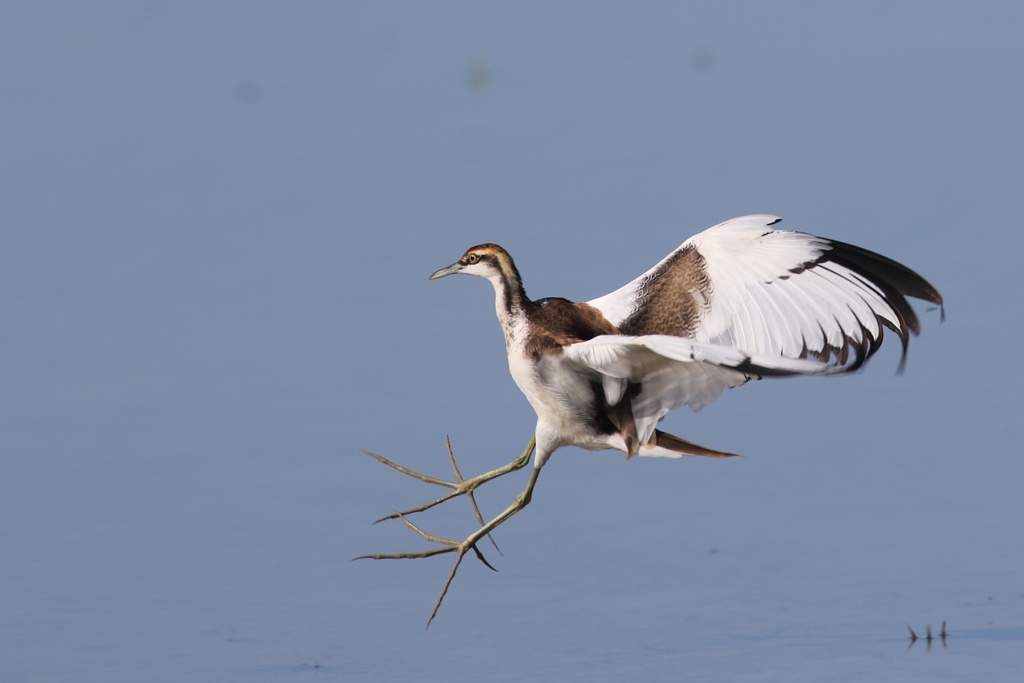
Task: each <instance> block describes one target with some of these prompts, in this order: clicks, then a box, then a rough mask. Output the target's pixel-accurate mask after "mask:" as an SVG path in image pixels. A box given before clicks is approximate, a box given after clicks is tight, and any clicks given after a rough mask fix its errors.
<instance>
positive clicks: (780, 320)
mask: <svg viewBox="0 0 1024 683" xmlns="http://www.w3.org/2000/svg"><path fill="white" fill-rule="evenodd" d="M780 220H781V219H780V218H778V217H776V216H768V215H755V216H744V217H742V218H734V219H732V220H729V221H726V222H724V223H720V224H719V225H716V226H714V227H712V228H709V229H707V230H705V231H704V232H702V233H699V234H697V235H694V236H693V237H691V238H690V239H688V240H686V241H685V242H683V244H682V245H680V246H679V248H678V249H676V250H675V251H674V252H672V253H671V254H669V255H668V256H666V257H665V258H664V259H662V261H661V262H659V263H658V264H657V265H656V266H654V267H653V268H651V269H650V270H649V271H647V272H646V273H644V274H643V275H641V276H640V277H638V278H637V279H635V280H633V281H632V282H630V283H629V284H627V285H626V286H624V287H622V288H620V289H618V290H616V291H614V292H612V293H611V294H608V295H606V296H603V297H600V298H598V299H594V300H593V301H589V302H587V303H589V304H590V305H591V306H594V307H595V308H597V309H599V310H600V311H601V312H602V314H603V315H604V316H605V318H607V319H608V320H609V321H610V322H611V323H612V324H614V325H615V326H616V327H618V329H619V330H620V331H621V333H622V334H624V335H634V336H642V335H652V334H655V335H675V336H679V337H686V338H689V339H693V340H695V341H699V342H707V343H711V344H715V345H719V346H723V347H730V348H735V349H739V350H741V351H743V352H745V353H747V354H755V355H760V356H764V357H781V358H793V359H800V358H815V359H818V360H821V361H824V362H828V363H831V364H832V365H833V366H835V367H841V368H844V369H846V370H852V369H854V368H856V367H859V366H860V365H861V364H862V363H863V362H864V361H865V360H867V358H868V357H870V356H871V355H872V354H873V353H874V352H875V351H876V350H877V349H878V346H879V345H880V344H881V341H882V333H883V328H884V327H888V328H889V329H891V330H892V331H893V332H895V333H896V334H897V335H898V336H899V337H900V339H901V340H902V342H903V351H904V354H905V353H906V347H907V341H908V339H909V335H910V334H911V333H913V334H917V333H918V332H919V330H920V325H919V323H918V320H917V316H916V315H915V314H914V310H913V309H912V308H911V306H910V304H909V303H908V302H907V297H914V298H918V299H923V300H925V301H930V302H932V303H934V304H938V305H941V304H942V296H941V295H940V294H939V293H938V292H937V291H936V290H935V288H934V287H932V286H931V285H930V284H929V283H928V282H926V281H925V280H924V279H923V278H922V277H921V276H920V275H918V274H917V273H915V272H913V271H912V270H910V269H909V268H907V267H905V266H903V265H901V264H899V263H897V262H895V261H893V260H892V259H889V258H886V257H884V256H881V255H879V254H876V253H874V252H871V251H868V250H866V249H861V248H860V247H855V246H853V245H850V244H845V243H843V242H837V241H835V240H829V239H825V238H823V237H815V236H814V235H808V234H806V233H800V232H792V231H787V230H772V229H771V227H769V226H771V225H774V224H775V223H777V222H779V221H780Z"/></svg>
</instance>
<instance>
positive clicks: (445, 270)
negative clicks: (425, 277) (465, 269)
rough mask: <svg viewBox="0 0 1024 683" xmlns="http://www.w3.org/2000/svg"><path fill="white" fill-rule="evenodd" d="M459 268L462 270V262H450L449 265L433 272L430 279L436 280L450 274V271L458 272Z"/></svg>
mask: <svg viewBox="0 0 1024 683" xmlns="http://www.w3.org/2000/svg"><path fill="white" fill-rule="evenodd" d="M461 270H462V264H461V263H459V262H458V261H456V262H455V263H453V264H451V265H450V266H446V267H444V268H442V269H441V270H439V271H437V272H435V273H434V274H433V275H431V276H430V279H431V280H436V279H437V278H439V277H444V276H445V275H451V274H452V273H458V272H459V271H461Z"/></svg>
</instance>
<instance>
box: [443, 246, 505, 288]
mask: <svg viewBox="0 0 1024 683" xmlns="http://www.w3.org/2000/svg"><path fill="white" fill-rule="evenodd" d="M513 272H515V266H514V265H512V259H511V257H509V255H508V252H507V251H505V250H504V249H502V248H501V247H499V246H498V245H497V244H478V245H476V246H475V247H472V248H470V249H469V250H468V251H466V253H465V254H463V255H462V258H460V259H459V260H458V261H456V262H455V263H453V264H451V265H450V266H447V267H445V268H442V269H441V270H438V271H436V272H435V273H434V274H433V275H431V276H430V279H431V280H436V279H437V278H439V277H444V276H445V275H452V274H454V273H465V274H466V275H476V276H478V277H483V278H487V279H488V280H490V279H493V278H505V277H506V276H507V275H508V274H510V273H513Z"/></svg>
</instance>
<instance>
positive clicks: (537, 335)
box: [527, 298, 619, 353]
mask: <svg viewBox="0 0 1024 683" xmlns="http://www.w3.org/2000/svg"><path fill="white" fill-rule="evenodd" d="M529 316H530V325H531V328H532V330H533V334H531V339H530V342H529V344H528V346H527V352H528V353H538V352H545V353H554V352H556V351H558V350H560V349H561V348H562V347H563V346H568V345H570V344H575V343H577V342H581V341H587V340H588V339H593V338H594V337H597V336H599V335H602V334H618V333H619V331H618V329H616V327H615V326H614V325H612V324H611V323H610V322H609V321H608V319H607V318H605V317H604V315H602V314H601V311H599V310H597V309H596V308H594V307H593V306H591V305H590V304H584V303H573V302H572V301H569V300H568V299H559V298H551V299H541V300H540V301H537V302H535V304H534V306H533V307H531V309H530V311H529Z"/></svg>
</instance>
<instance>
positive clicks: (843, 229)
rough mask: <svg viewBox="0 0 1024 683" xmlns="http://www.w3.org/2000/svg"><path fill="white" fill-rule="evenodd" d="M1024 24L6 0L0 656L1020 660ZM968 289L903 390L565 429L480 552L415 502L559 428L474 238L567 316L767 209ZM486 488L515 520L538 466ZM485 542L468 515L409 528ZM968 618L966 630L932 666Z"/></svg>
mask: <svg viewBox="0 0 1024 683" xmlns="http://www.w3.org/2000/svg"><path fill="white" fill-rule="evenodd" d="M1022 27H1024V5H1022V4H1021V3H1019V2H1015V1H1013V2H1010V1H1008V2H983V3H958V2H902V3H891V2H858V3H845V4H839V3H815V2H778V3H754V2H748V3H744V2H697V3H668V2H662V3H653V2H644V3H630V4H626V3H618V4H612V3H588V2H575V3H559V4H557V5H556V4H552V3H540V2H536V3H531V2H517V3H469V2H467V3H457V4H453V3H415V2H407V3H363V2H345V3H319V4H317V3H275V4H270V3H262V2H261V3H253V2H219V3H188V2H181V3H176V2H96V3H70V2H63V3H60V2H54V3H10V4H8V5H7V6H6V7H5V8H4V17H3V21H2V22H0V312H2V318H0V320H2V326H0V340H2V342H0V351H2V353H0V386H2V391H0V401H2V404H0V407H2V409H0V430H2V432H0V438H2V442H0V458H2V460H0V677H2V678H3V679H4V680H12V681H13V680H39V681H42V680H54V681H71V680H74V681H138V680H150V681H182V680H191V681H215V680H216V681H223V680H282V679H284V680H291V679H305V678H306V677H309V676H313V677H314V680H425V681H442V680H444V681H447V680H482V681H520V680H580V681H604V680H609V681H610V680H666V679H672V680H680V679H686V680H772V679H774V680H782V679H789V680H816V681H820V680H843V681H851V680H907V681H918V680H946V679H949V680H1019V679H1018V678H1017V676H1018V675H1019V673H1020V671H1021V669H1022V667H1024V570H1022V567H1024V548H1022V525H1021V522H1022V514H1021V513H1022V510H1024V503H1022V499H1024V497H1022V481H1024V463H1022V459H1021V454H1020V452H1019V451H1020V444H1021V442H1022V439H1024V429H1022V426H1021V424H1022V421H1021V418H1020V409H1021V404H1022V400H1021V379H1022V377H1021V375H1022V372H1021V364H1020V352H1019V344H1020V338H1021V336H1022V334H1024V329H1022V323H1021V301H1020V295H1021V289H1022V288H1021V285H1020V266H1019V261H1020V253H1021V250H1022V247H1024V239H1022V237H1021V216H1022V210H1021V209H1022V207H1021V196H1022V188H1024V174H1022V159H1024V144H1022V143H1024V135H1022V123H1021V122H1022V121H1024V106H1022V105H1024V87H1022V86H1024V76H1022V74H1024V41H1022V40H1021V38H1020V36H1021V29H1022ZM755 212H764V213H775V214H778V215H781V216H783V217H784V218H785V220H784V223H783V226H782V227H786V228H791V229H798V230H805V231H808V232H814V233H817V234H822V235H825V236H830V237H835V238H838V239H842V240H845V241H849V242H854V243H856V244H859V245H862V246H865V247H868V248H871V249H875V250H878V251H881V252H883V253H885V254H887V255H889V256H892V257H894V258H897V259H899V260H901V261H904V262H905V263H907V264H908V265H910V266H911V267H913V268H915V269H916V270H918V271H920V272H921V273H922V274H924V275H925V276H926V277H928V278H929V279H930V280H932V281H933V282H934V283H935V284H936V286H937V287H939V289H940V290H941V291H942V292H943V293H944V295H945V296H946V305H947V313H948V320H947V321H946V323H945V324H942V325H940V324H939V315H938V312H936V311H932V312H928V311H926V310H925V309H924V307H919V309H918V310H919V311H921V313H922V319H923V326H924V334H923V336H922V337H921V338H919V339H915V340H914V341H913V343H912V345H911V353H910V358H909V364H908V367H907V372H906V374H905V375H903V376H899V377H897V376H895V375H894V370H895V368H896V365H897V362H898V353H897V349H898V344H893V343H892V340H890V342H889V343H888V344H887V345H886V348H884V349H883V351H882V352H881V353H880V354H879V356H878V357H877V358H876V359H875V361H874V362H873V363H872V364H871V365H870V367H869V368H868V369H867V371H866V372H863V373H861V374H858V375H857V376H854V377H847V378H842V379H835V380H833V379H828V380H816V379H800V380H786V381H765V382H760V383H756V384H754V385H750V386H747V387H744V388H743V389H740V390H736V391H732V392H728V393H727V394H726V395H725V396H724V397H723V398H722V399H720V400H719V401H718V402H717V403H715V404H713V405H711V406H710V407H709V408H708V409H706V410H705V411H704V412H702V413H701V414H700V415H696V416H695V415H693V414H692V413H689V412H688V411H680V412H679V413H677V414H674V415H672V416H670V418H669V420H668V421H667V428H669V429H670V430H671V431H674V432H676V433H679V434H681V435H683V436H685V437H689V438H692V439H694V440H696V441H698V442H702V443H707V444H709V445H711V446H715V447H719V448H724V449H727V450H732V451H736V452H740V453H743V454H746V455H747V456H748V457H747V458H745V459H735V460H730V461H727V462H720V461H708V460H702V459H697V458H694V459H686V460H682V461H664V460H644V459H637V460H632V461H629V462H626V461H625V460H624V459H623V458H622V457H621V455H620V454H617V453H596V454H595V453H585V452H583V451H578V450H575V449H565V450H563V451H560V452H559V453H558V454H557V455H556V456H555V457H554V458H553V459H552V461H551V463H550V464H549V465H548V467H547V468H546V469H545V470H544V473H543V476H542V477H541V479H540V482H539V484H538V488H537V492H536V495H535V499H534V503H533V505H532V506H531V507H529V508H528V509H527V510H526V511H525V512H523V513H522V514H521V515H520V516H518V517H516V518H515V519H514V520H513V521H511V522H509V523H508V524H507V525H506V526H505V527H503V528H501V530H500V532H499V533H498V534H497V538H498V541H499V543H500V544H501V546H502V550H503V551H504V553H505V554H504V556H503V557H502V556H499V555H497V554H496V553H495V552H494V551H490V553H489V555H490V559H491V561H492V562H494V563H495V564H496V565H497V567H498V568H499V569H500V570H501V571H500V573H497V574H495V573H493V572H490V571H488V570H487V569H485V568H484V567H483V566H481V565H480V564H479V563H477V562H475V561H473V562H468V563H467V564H466V565H465V566H464V568H463V571H462V573H461V574H460V576H459V577H458V579H457V581H456V583H455V585H454V587H453V589H452V591H451V592H450V594H449V596H448V598H447V600H446V602H445V604H444V607H443V609H442V611H441V613H440V616H439V618H438V619H437V620H436V621H435V622H434V624H433V626H432V627H431V629H430V630H429V631H427V632H424V630H423V627H424V624H425V622H426V617H427V615H428V613H429V610H430V607H431V606H432V604H433V601H434V599H435V597H436V593H437V591H438V589H439V588H440V585H441V582H442V580H443V578H444V576H445V574H446V573H447V571H448V568H449V564H450V563H449V561H448V560H447V559H444V558H442V559H431V560H418V561H404V562H391V563H385V562H371V561H361V562H350V558H351V557H353V556H355V555H358V554H362V553H367V552H384V551H399V550H415V549H421V548H423V547H425V544H424V543H423V542H422V541H421V540H420V539H418V538H417V537H415V536H414V535H413V534H412V533H411V532H409V531H408V530H407V529H404V528H403V527H402V526H401V525H400V524H396V523H393V522H392V523H390V524H381V525H377V526H371V525H370V522H372V520H374V519H376V518H377V517H379V516H381V515H383V514H386V513H388V512H389V511H390V510H391V509H392V508H394V507H403V506H411V505H413V504H416V503H419V502H423V501H425V500H428V499H430V497H431V496H433V495H435V494H436V493H438V491H436V490H434V489H433V487H430V486H428V485H426V484H422V483H419V482H415V481H412V480H409V479H407V478H405V477H403V476H402V475H400V474H398V473H397V472H393V471H390V470H388V469H386V468H385V467H383V466H382V465H380V464H378V463H376V462H374V461H372V460H371V459H370V458H369V457H367V456H365V455H363V454H361V453H360V452H359V450H358V449H360V448H366V449H372V450H375V451H377V452H379V453H382V454H384V455H386V456H388V457H391V458H393V459H395V460H397V461H400V462H402V463H404V464H407V465H409V466H412V467H415V468H417V469H421V470H424V471H427V472H430V473H432V474H436V475H446V474H447V471H448V465H447V462H446V456H445V451H444V438H445V435H446V434H447V435H451V438H452V442H453V445H454V448H455V451H456V454H457V455H458V456H459V457H460V459H461V466H462V468H463V471H464V473H466V474H472V473H477V472H480V471H483V470H485V469H490V468H491V467H494V466H497V465H499V464H502V463H504V462H506V461H508V460H509V459H510V458H511V457H512V456H513V455H514V454H515V453H517V452H518V451H519V450H521V448H522V447H523V446H524V445H525V443H526V441H527V439H528V438H529V434H530V430H531V428H532V425H533V414H532V411H531V409H530V407H529V405H528V404H527V403H526V401H525V400H524V399H523V398H522V396H521V395H520V393H519V392H518V391H517V389H516V388H515V386H514V385H513V383H512V381H511V379H510V378H509V377H508V374H507V369H506V367H505V359H504V349H503V345H502V343H501V335H500V332H499V330H498V326H497V323H496V321H495V320H494V314H493V308H492V293H491V291H490V288H489V287H488V286H487V284H486V283H484V282H482V281H479V280H471V279H468V278H461V279H460V278H451V279H447V280H443V281H440V282H428V281H427V279H426V277H427V275H428V274H429V273H430V272H432V271H433V270H434V269H436V268H438V267H441V266H444V265H447V264H448V263H450V262H452V261H454V260H455V259H456V258H458V257H459V255H460V254H461V253H462V251H463V250H464V249H465V248H466V247H468V246H470V245H472V244H476V243H479V242H484V241H494V242H498V243H501V244H502V245H504V246H505V247H506V248H508V249H509V250H510V251H511V253H512V254H513V255H514V256H515V257H516V258H517V259H518V262H519V265H520V269H521V271H522V273H523V276H524V278H525V280H526V285H527V289H528V291H529V292H530V293H531V294H532V295H533V296H535V297H539V296H550V295H557V296H565V297H568V298H572V299H576V300H585V299H588V298H592V297H594V296H598V295H600V294H603V293H605V292H607V291H610V290H611V289H613V288H615V287H617V286H619V285H620V284H622V283H623V282H625V281H626V280H628V279H631V278H632V277H634V276H635V275H637V274H639V273H640V272H642V271H643V270H644V269H646V268H647V267H649V266H650V265H651V264H653V263H654V262H655V261H656V260H658V259H659V258H661V257H662V256H663V255H664V254H665V253H667V252H668V251H669V250H671V249H672V248H674V247H675V246H676V245H677V244H678V243H679V242H681V241H682V240H683V239H685V238H686V237H688V236H689V235H690V234H692V233H694V232H696V231H698V230H701V229H704V228H705V227H708V226H710V225H712V224H714V223H717V222H719V221H721V220H724V219H727V218H731V217H733V216H738V215H742V214H746V213H755ZM509 479H514V481H510V482H507V483H495V484H493V485H492V486H491V487H490V488H485V489H483V490H482V491H481V492H480V494H479V498H480V502H481V505H482V506H483V508H484V510H485V512H486V513H488V514H494V513H495V512H497V511H498V510H500V509H501V508H503V507H504V506H505V505H506V504H507V503H508V502H509V501H510V500H511V497H512V496H513V495H514V493H515V492H516V491H517V490H518V489H520V488H521V487H522V486H523V484H524V483H525V472H523V473H520V475H518V476H514V477H509ZM422 522H423V524H424V525H425V526H426V527H427V528H428V529H429V530H430V531H434V532H436V533H439V534H441V535H447V536H461V535H464V534H465V533H467V532H468V531H469V530H470V529H471V528H472V526H473V524H472V520H471V517H470V512H469V508H468V506H467V505H466V504H465V502H464V501H459V502H456V503H453V504H451V505H450V508H449V509H447V510H442V511H440V512H438V513H437V514H432V515H430V516H425V517H423V519H422ZM943 620H948V622H949V630H950V634H951V636H950V639H949V642H948V646H947V647H946V648H942V647H941V646H938V645H937V644H936V646H934V647H933V648H932V649H931V650H930V651H929V650H928V649H927V648H926V647H924V645H923V644H921V643H918V644H917V645H915V646H914V647H913V648H911V649H910V650H909V651H907V650H906V645H907V642H906V640H905V637H906V634H907V632H906V626H905V625H906V624H908V623H909V624H910V625H911V626H913V627H914V628H915V629H916V630H917V631H918V632H919V633H922V634H923V632H924V630H925V628H926V626H927V625H928V624H931V625H932V628H933V629H935V630H936V631H937V630H938V628H939V625H940V624H941V622H942V621H943Z"/></svg>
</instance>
